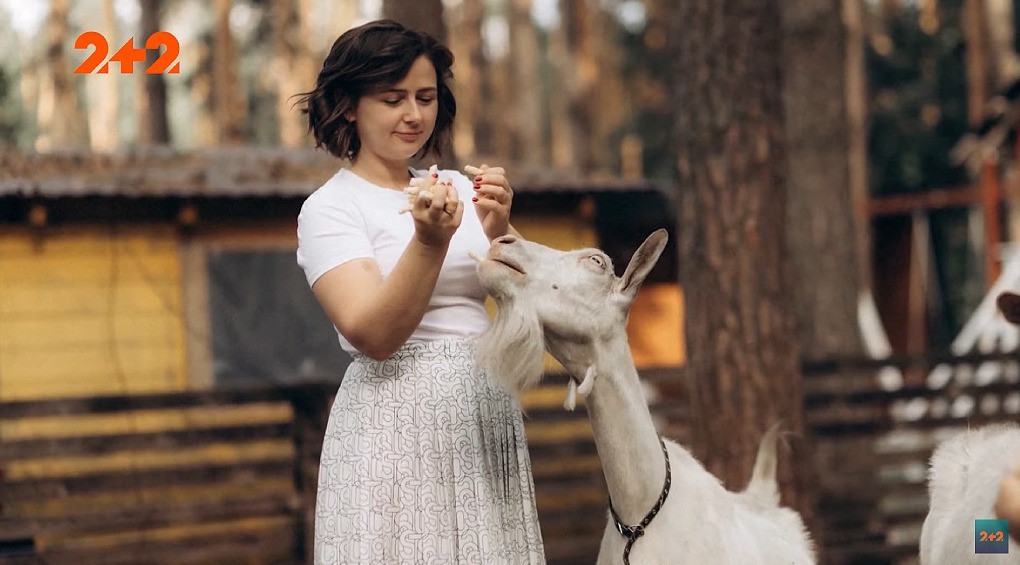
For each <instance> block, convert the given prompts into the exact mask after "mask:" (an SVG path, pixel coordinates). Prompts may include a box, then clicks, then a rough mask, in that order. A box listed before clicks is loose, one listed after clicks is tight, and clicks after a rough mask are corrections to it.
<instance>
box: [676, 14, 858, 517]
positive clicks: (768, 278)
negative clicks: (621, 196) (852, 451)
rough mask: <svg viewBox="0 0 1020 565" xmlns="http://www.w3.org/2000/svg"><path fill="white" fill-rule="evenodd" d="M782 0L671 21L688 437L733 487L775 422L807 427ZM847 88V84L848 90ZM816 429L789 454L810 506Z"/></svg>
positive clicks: (801, 499) (794, 500)
mask: <svg viewBox="0 0 1020 565" xmlns="http://www.w3.org/2000/svg"><path fill="white" fill-rule="evenodd" d="M779 3H780V2H779V0H715V1H712V2H709V1H700V2H683V3H680V4H679V7H678V8H677V9H676V10H675V11H674V14H673V19H672V20H671V26H670V29H669V34H668V37H669V40H670V41H671V42H672V45H671V49H670V51H671V52H673V53H675V56H676V59H675V64H674V67H673V70H674V72H673V81H672V89H673V94H672V100H673V106H674V112H676V123H675V125H674V127H675V129H674V133H675V135H676V138H677V142H678V149H679V150H678V159H677V163H676V165H677V171H678V173H679V181H680V188H679V195H678V199H677V201H678V207H679V210H678V213H677V222H678V225H677V234H678V238H679V241H678V245H679V248H680V263H679V264H680V266H681V267H680V285H681V287H682V288H683V289H684V294H685V315H684V319H685V321H686V325H685V331H684V334H685V336H686V338H687V351H688V355H689V357H688V363H687V365H686V367H685V373H686V376H687V378H686V380H687V382H688V384H689V387H690V400H691V427H692V433H691V437H692V438H693V441H694V448H695V453H696V454H697V455H698V456H699V457H700V458H701V460H702V461H703V462H704V463H705V466H706V468H707V469H708V470H709V471H711V472H712V473H713V474H715V475H716V476H718V477H719V478H720V479H721V480H722V481H723V482H724V483H725V484H726V485H727V486H728V487H729V488H731V489H741V488H743V487H744V486H745V485H746V484H747V480H748V477H749V476H750V473H751V469H752V466H753V464H754V458H755V453H756V452H757V449H758V444H759V440H760V439H761V437H762V434H763V433H764V432H765V430H767V429H768V428H769V426H771V425H773V424H775V423H777V422H780V421H781V422H782V425H783V427H784V429H786V430H789V431H792V432H793V433H795V434H800V435H803V433H804V430H805V422H804V416H803V410H804V406H803V399H802V389H801V375H800V350H799V346H798V343H797V339H796V331H795V327H796V323H795V313H794V309H793V305H792V304H791V295H790V291H789V288H790V282H791V281H790V277H789V275H790V269H789V258H788V253H787V247H786V237H785V233H784V231H783V230H782V229H781V228H780V226H782V225H783V223H784V222H785V221H786V201H787V197H786V187H785V181H786V178H785V173H786V169H787V161H786V159H787V156H786V148H785V144H784V136H783V100H782V73H781V66H782V52H781V37H780V30H781V25H780V23H781V22H780V9H779ZM840 99H842V97H840ZM809 445H810V444H809V443H808V442H797V443H796V444H795V448H794V453H793V454H790V453H781V454H780V459H781V461H782V463H781V465H780V473H779V474H780V484H781V488H782V492H783V495H784V496H783V498H784V502H785V503H787V504H790V505H791V506H793V507H794V508H796V509H797V510H799V511H801V512H803V513H804V514H805V515H806V516H808V517H809V519H810V516H813V514H814V511H813V509H814V485H813V484H812V482H811V480H810V474H811V473H810V472H809V469H808V467H809V466H807V465H798V464H794V463H793V461H798V460H799V461H805V460H810V458H811V456H810V453H809Z"/></svg>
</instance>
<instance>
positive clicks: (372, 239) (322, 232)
mask: <svg viewBox="0 0 1020 565" xmlns="http://www.w3.org/2000/svg"><path fill="white" fill-rule="evenodd" d="M411 173H412V174H413V175H414V176H415V177H424V176H425V175H426V174H428V172H427V171H424V170H412V171H411ZM439 178H440V179H443V178H448V179H451V180H452V181H453V186H454V188H456V189H457V194H458V196H459V197H460V199H461V201H463V202H464V217H463V220H461V224H460V227H459V228H457V231H456V232H455V233H454V234H453V238H452V239H451V240H450V247H449V249H448V251H447V253H446V260H445V261H444V262H443V267H442V270H441V271H440V273H439V279H438V280H437V281H436V286H435V290H434V291H433V292H432V298H431V299H429V305H428V308H427V309H426V310H425V316H424V317H423V318H422V320H421V324H419V325H418V327H417V328H416V329H415V330H414V332H413V333H412V334H411V336H410V337H409V338H408V342H415V341H431V340H435V339H443V338H451V337H453V338H457V337H470V336H474V335H478V334H479V333H480V332H481V331H482V330H484V329H485V328H486V327H487V326H488V324H489V318H488V315H487V314H486V312H485V307H484V306H483V304H484V301H485V290H484V289H483V288H482V287H481V285H480V284H479V282H478V275H477V273H476V271H475V261H474V259H471V258H470V257H469V256H468V252H470V251H473V252H474V253H476V254H478V255H484V254H485V252H486V251H487V250H488V248H489V240H488V238H487V237H486V236H485V232H484V231H482V224H481V221H480V220H479V219H478V214H477V213H476V212H475V210H474V205H473V204H472V202H471V198H472V197H473V196H474V190H473V189H472V183H471V180H470V179H468V178H467V177H466V176H464V175H463V174H461V173H459V172H457V171H450V170H444V171H440V173H439ZM406 207H407V196H406V195H405V194H404V193H403V192H402V191H399V190H393V189H389V188H383V187H380V186H378V185H375V184H372V183H370V182H368V181H367V180H365V179H363V178H361V177H359V176H358V175H356V174H354V173H352V172H351V171H349V170H347V169H340V171H339V172H337V174H335V175H333V178H331V179H329V180H328V181H326V184H324V185H322V186H321V187H320V188H319V189H318V190H316V191H315V192H313V193H312V194H311V195H310V196H309V197H308V198H307V199H306V200H305V202H304V204H303V205H302V206H301V213H300V214H299V215H298V229H297V235H298V249H297V262H298V265H300V266H301V268H302V269H304V272H305V278H307V279H308V285H309V286H311V285H313V284H314V283H315V281H316V280H318V278H319V277H321V276H322V275H323V274H325V273H326V272H327V271H329V270H330V269H333V268H335V267H337V266H339V265H342V264H344V263H346V262H348V261H351V260H353V259H360V258H369V259H374V260H375V262H376V263H377V264H378V265H379V271H380V272H381V273H382V276H383V278H385V277H387V276H389V274H390V273H391V272H392V271H393V268H394V266H396V263H397V260H398V259H399V258H400V256H401V255H402V254H403V253H404V250H405V249H406V248H407V244H408V243H409V242H410V241H411V237H412V236H413V235H414V219H413V218H412V217H411V214H409V213H407V214H400V213H399V212H400V210H402V209H403V208H406ZM337 335H338V336H339V337H340V345H341V346H342V347H343V348H344V350H345V351H348V352H350V353H356V352H357V350H356V349H355V348H354V346H353V345H351V343H350V342H349V341H348V340H347V339H346V338H344V336H343V335H342V334H341V333H340V332H339V330H338V331H337Z"/></svg>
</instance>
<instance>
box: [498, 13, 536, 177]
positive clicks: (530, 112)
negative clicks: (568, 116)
mask: <svg viewBox="0 0 1020 565" xmlns="http://www.w3.org/2000/svg"><path fill="white" fill-rule="evenodd" d="M509 10H510V16H509V25H510V80H509V81H508V82H509V84H508V85H507V89H506V91H504V92H502V93H501V95H502V97H503V98H504V99H505V101H506V104H505V105H501V106H500V107H502V108H506V109H507V113H508V114H513V115H512V116H508V118H509V119H508V122H510V123H507V124H506V125H507V128H506V129H504V130H503V131H502V132H500V131H497V132H496V135H501V134H504V133H509V134H511V135H513V137H514V145H515V147H514V155H515V157H516V159H515V160H518V159H519V160H522V161H524V162H525V163H528V164H533V165H547V164H548V163H549V149H548V144H547V143H546V140H545V138H544V137H543V135H542V91H543V89H542V85H541V82H540V81H541V76H540V75H539V72H538V70H539V67H538V39H537V37H536V33H535V25H534V23H533V22H532V19H531V0H510V1H509Z"/></svg>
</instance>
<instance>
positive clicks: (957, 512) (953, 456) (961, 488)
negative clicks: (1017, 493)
mask: <svg viewBox="0 0 1020 565" xmlns="http://www.w3.org/2000/svg"><path fill="white" fill-rule="evenodd" d="M1018 454H1020V428H1018V427H1017V426H1016V424H992V425H989V426H985V427H983V428H978V429H974V430H967V431H964V432H961V433H960V434H958V435H955V436H953V437H951V438H949V439H947V440H945V441H943V442H941V443H940V444H939V446H938V447H936V448H935V452H934V453H933V454H932V456H931V465H930V468H929V482H928V496H929V508H928V516H927V517H926V518H925V520H924V525H923V526H922V527H921V543H920V553H921V555H920V557H921V565H943V564H947V565H948V564H952V565H970V564H972V563H974V564H977V563H989V562H991V561H992V560H994V561H995V562H996V563H1007V564H1020V551H1017V549H1018V548H1017V547H1015V544H1016V543H1017V541H1018V540H1015V539H1011V540H1009V543H1010V545H1011V546H1013V547H1010V548H1009V549H1010V551H1009V554H1008V555H985V554H976V553H975V552H974V520H990V519H995V511H994V506H995V498H996V495H997V494H998V492H999V484H1000V483H1001V482H1002V479H1003V477H1005V476H1006V473H1008V472H1009V470H1010V469H1011V468H1012V467H1013V466H1014V465H1016V463H1017V459H1016V458H1017V455H1018Z"/></svg>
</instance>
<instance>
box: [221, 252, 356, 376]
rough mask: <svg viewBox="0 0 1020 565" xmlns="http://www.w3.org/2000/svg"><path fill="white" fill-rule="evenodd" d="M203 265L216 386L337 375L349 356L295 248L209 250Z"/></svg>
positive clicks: (347, 361)
mask: <svg viewBox="0 0 1020 565" xmlns="http://www.w3.org/2000/svg"><path fill="white" fill-rule="evenodd" d="M206 272H207V274H208V297H209V298H208V300H209V328H210V332H209V342H210V344H209V347H210V349H211V351H210V357H211V364H212V376H213V379H214V381H215V383H216V385H217V386H232V385H246V384H257V383H280V384H288V383H295V382H307V381H323V380H325V381H332V382H336V383H339V382H340V377H341V376H342V375H343V372H344V370H345V369H346V367H347V364H348V363H349V362H350V357H349V356H348V355H347V354H346V353H344V352H343V350H342V349H341V348H340V344H339V343H338V342H337V335H336V330H334V329H333V326H332V324H331V323H330V322H329V320H328V319H327V318H326V315H325V314H324V313H323V311H322V309H321V308H320V307H319V304H318V302H316V300H315V297H314V296H313V295H312V291H311V289H309V288H308V284H307V283H306V282H305V279H304V275H303V274H302V272H301V269H300V268H299V267H298V266H297V263H296V262H295V259H294V250H292V249H279V250H275V249H273V250H209V251H208V253H207V255H206Z"/></svg>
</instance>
